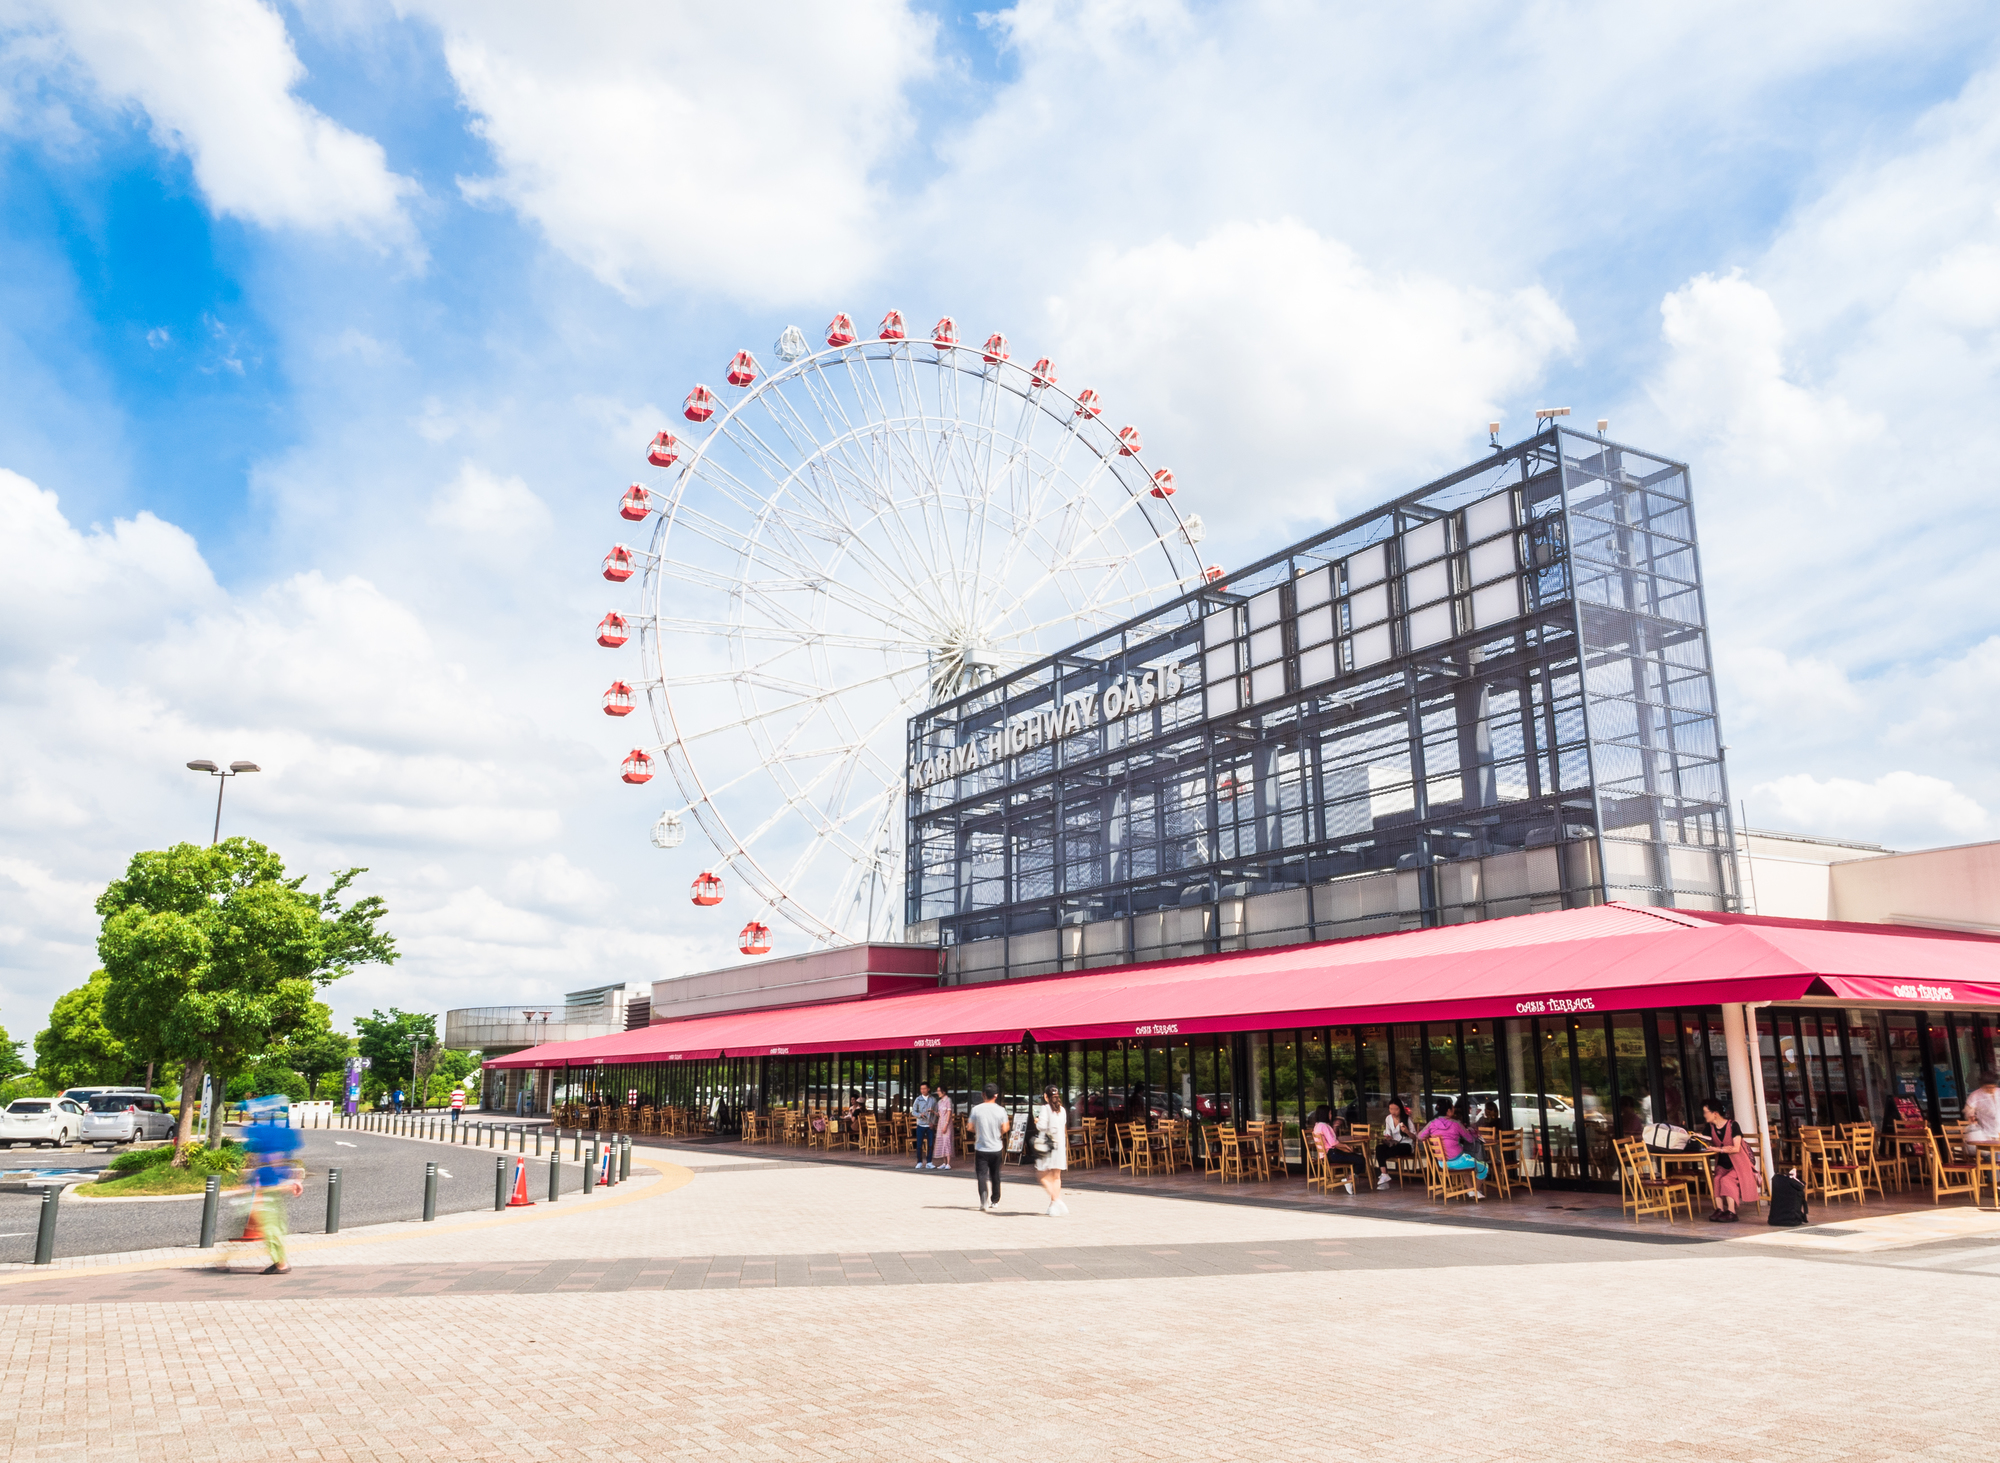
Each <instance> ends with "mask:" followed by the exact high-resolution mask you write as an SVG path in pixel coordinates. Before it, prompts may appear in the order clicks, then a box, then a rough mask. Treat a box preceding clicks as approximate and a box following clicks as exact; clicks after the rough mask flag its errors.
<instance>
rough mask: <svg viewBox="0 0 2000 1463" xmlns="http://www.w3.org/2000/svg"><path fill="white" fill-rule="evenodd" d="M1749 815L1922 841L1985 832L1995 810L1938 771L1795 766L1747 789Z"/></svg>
mask: <svg viewBox="0 0 2000 1463" xmlns="http://www.w3.org/2000/svg"><path fill="white" fill-rule="evenodd" d="M1747 802H1748V806H1749V809H1750V817H1751V819H1752V821H1753V822H1754V824H1755V825H1756V826H1757V827H1760V828H1782V829H1785V830H1786V831H1788V832H1807V833H1820V834H1826V833H1831V834H1833V835H1835V836H1838V837H1841V838H1864V839H1871V840H1877V841H1880V842H1883V843H1886V844H1888V845H1890V846H1891V847H1899V848H1925V847H1933V846H1936V845H1938V844H1944V843H1964V842H1967V841H1970V840H1972V839H1977V838H1985V837H1990V836H1991V835H1992V833H1993V832H1994V827H1993V817H1992V815H1991V814H1990V813H1988V812H1987V811H1986V809H1985V808H1983V807H1981V806H1980V805H1979V804H1978V803H1977V802H1975V801H1974V800H1973V799H1971V798H1970V797H1968V796H1966V795H1965V794H1964V793H1963V792H1961V791H1959V790H1958V789H1957V788H1956V787H1953V786H1952V785H1951V784H1950V783H1949V782H1946V781H1945V780H1944V779H1943V778H1941V777H1925V776H1923V775H1922V774H1920V773H1915V772H1885V773H1883V774H1882V775H1881V776H1879V777H1877V778H1876V779H1875V780H1874V781H1872V782H1861V781H1858V780H1856V779H1854V778H1851V777H1829V778H1825V779H1821V778H1816V777H1812V776H1810V775H1808V774H1806V773H1794V774H1792V775H1791V776H1789V777H1780V778H1777V779H1774V780H1773V781H1771V782H1766V783H1759V784H1758V785H1757V786H1755V787H1753V788H1751V789H1750V793H1749V797H1748V799H1747Z"/></svg>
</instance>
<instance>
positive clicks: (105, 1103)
mask: <svg viewBox="0 0 2000 1463" xmlns="http://www.w3.org/2000/svg"><path fill="white" fill-rule="evenodd" d="M173 1133H174V1115H173V1114H172V1113H170V1112H168V1111H167V1105H166V1104H165V1103H164V1102H162V1101H160V1099H159V1098H158V1097H157V1096H155V1095H154V1094H153V1093H151V1092H118V1091H115V1090H114V1091H111V1092H100V1093H97V1094H96V1095H95V1096H93V1097H90V1098H88V1099H86V1100H85V1101H84V1104H83V1133H82V1136H83V1141H84V1142H86V1143H139V1142H143V1141H144V1140H146V1139H148V1138H171V1137H172V1136H173Z"/></svg>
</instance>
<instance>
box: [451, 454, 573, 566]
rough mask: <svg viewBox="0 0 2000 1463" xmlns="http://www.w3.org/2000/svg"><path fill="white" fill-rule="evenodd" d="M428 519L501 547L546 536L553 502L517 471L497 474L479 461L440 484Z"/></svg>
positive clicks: (512, 548)
mask: <svg viewBox="0 0 2000 1463" xmlns="http://www.w3.org/2000/svg"><path fill="white" fill-rule="evenodd" d="M424 517H425V521H426V522H428V523H430V524H432V525H433V526H434V527H438V528H445V529H449V530H450V531H451V532H452V533H453V534H454V535H455V536H457V537H458V538H459V539H460V540H462V541H465V542H468V543H472V544H476V545H478V546H480V547H482V548H485V549H489V550H493V551H498V552H502V553H509V554H518V553H519V552H520V551H521V550H523V549H525V548H527V547H529V546H531V545H536V544H541V543H544V542H546V541H547V538H548V532H549V529H550V527H551V521H550V518H549V510H548V505H547V504H545V503H544V502H542V500H541V499H540V498H538V497H536V496H535V494H534V492H533V490H532V489H530V488H529V487H528V485H527V484H526V483H525V482H523V481H521V479H520V478H518V477H504V478H503V477H497V476H495V475H494V474H493V473H490V472H488V471H486V470H485V469H484V468H482V467H480V466H478V465H477V464H475V463H471V462H468V463H465V464H464V465H462V466H461V467H460V468H459V473H458V476H457V477H455V478H453V479H452V480H451V481H450V482H449V483H447V484H445V486H444V487H443V488H441V489H439V491H438V494H437V496H436V497H435V498H433V499H432V500H431V506H430V509H429V510H428V511H427V512H426V513H425V515H424Z"/></svg>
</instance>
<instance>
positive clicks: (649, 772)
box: [621, 747, 653, 783]
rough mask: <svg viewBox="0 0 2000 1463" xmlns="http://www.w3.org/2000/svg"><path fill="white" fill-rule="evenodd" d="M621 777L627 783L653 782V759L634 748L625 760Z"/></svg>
mask: <svg viewBox="0 0 2000 1463" xmlns="http://www.w3.org/2000/svg"><path fill="white" fill-rule="evenodd" d="M621 775H622V776H623V777H624V779H625V780H626V781H627V782H631V783H640V782H651V781H652V780H653V759H652V758H651V757H648V756H647V755H646V754H645V753H644V752H642V751H640V750H639V749H638V748H637V747H634V748H633V749H632V750H631V752H630V754H628V755H627V756H626V758H625V765H624V767H623V768H622V769H621Z"/></svg>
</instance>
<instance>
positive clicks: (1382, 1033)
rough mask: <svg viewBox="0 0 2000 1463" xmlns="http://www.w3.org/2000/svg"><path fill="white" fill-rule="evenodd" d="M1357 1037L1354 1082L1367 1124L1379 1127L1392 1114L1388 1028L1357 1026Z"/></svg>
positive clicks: (1355, 1033) (1355, 1034)
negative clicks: (1390, 1105)
mask: <svg viewBox="0 0 2000 1463" xmlns="http://www.w3.org/2000/svg"><path fill="white" fill-rule="evenodd" d="M1354 1037H1355V1048H1354V1062H1355V1067H1354V1081H1355V1085H1356V1086H1357V1087H1358V1088H1359V1089H1360V1091H1361V1102H1362V1112H1363V1114H1364V1116H1365V1119H1366V1121H1368V1122H1370V1123H1374V1124H1377V1125H1378V1126H1379V1125H1380V1123H1381V1121H1382V1118H1383V1116H1384V1115H1385V1114H1386V1113H1387V1112H1388V1111H1389V1091H1390V1089H1389V1028H1388V1027H1386V1026H1361V1027H1357V1028H1356V1029H1355V1032H1354Z"/></svg>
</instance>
